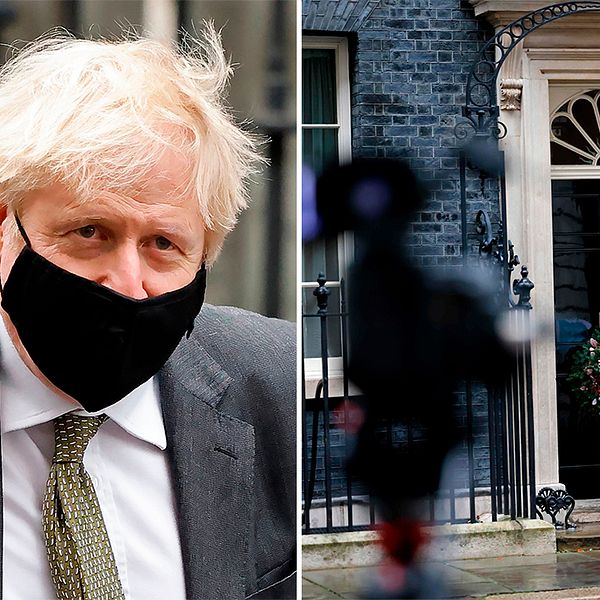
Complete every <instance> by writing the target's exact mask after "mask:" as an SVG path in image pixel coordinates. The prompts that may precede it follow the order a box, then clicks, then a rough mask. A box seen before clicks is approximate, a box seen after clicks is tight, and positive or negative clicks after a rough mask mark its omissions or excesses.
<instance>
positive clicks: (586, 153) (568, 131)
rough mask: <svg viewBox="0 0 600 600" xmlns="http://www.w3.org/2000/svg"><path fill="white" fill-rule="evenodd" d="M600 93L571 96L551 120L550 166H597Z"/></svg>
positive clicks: (599, 153)
mask: <svg viewBox="0 0 600 600" xmlns="http://www.w3.org/2000/svg"><path fill="white" fill-rule="evenodd" d="M599 103H600V90H597V89H596V90H588V91H587V92H582V93H580V94H578V95H577V96H574V97H573V98H571V99H570V100H568V101H567V102H565V103H564V104H563V105H562V106H560V108H559V109H558V110H557V111H556V112H554V114H553V115H552V118H551V124H552V125H551V132H550V156H551V163H552V164H553V165H590V166H598V164H600V109H599Z"/></svg>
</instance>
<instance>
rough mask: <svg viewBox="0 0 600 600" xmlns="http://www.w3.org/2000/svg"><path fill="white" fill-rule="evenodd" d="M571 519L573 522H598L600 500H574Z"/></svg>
mask: <svg viewBox="0 0 600 600" xmlns="http://www.w3.org/2000/svg"><path fill="white" fill-rule="evenodd" d="M571 521H573V522H574V523H600V500H596V499H594V500H576V501H575V510H574V511H573V514H572V515H571Z"/></svg>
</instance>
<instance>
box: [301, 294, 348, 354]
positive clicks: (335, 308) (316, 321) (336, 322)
mask: <svg viewBox="0 0 600 600" xmlns="http://www.w3.org/2000/svg"><path fill="white" fill-rule="evenodd" d="M316 287H317V284H316V283H315V288H316ZM328 289H329V291H330V292H331V293H330V295H329V298H328V300H329V302H328V307H327V312H328V313H329V316H328V317H327V356H328V357H329V358H331V357H333V356H341V354H342V330H341V321H340V316H339V313H340V288H339V287H330V288H328ZM302 307H303V310H302V312H303V315H309V316H303V317H302V324H303V328H302V329H303V331H302V333H303V335H304V357H305V358H320V357H321V319H320V317H316V316H312V315H316V314H317V311H318V310H319V307H318V306H317V299H316V298H315V296H314V295H313V289H311V288H304V289H303V290H302Z"/></svg>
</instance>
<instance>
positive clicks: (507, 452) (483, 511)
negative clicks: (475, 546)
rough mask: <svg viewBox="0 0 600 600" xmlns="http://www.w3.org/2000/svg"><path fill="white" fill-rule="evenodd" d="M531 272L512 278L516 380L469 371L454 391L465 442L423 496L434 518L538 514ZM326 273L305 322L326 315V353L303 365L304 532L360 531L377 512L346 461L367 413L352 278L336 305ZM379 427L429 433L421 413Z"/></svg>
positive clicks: (392, 436)
mask: <svg viewBox="0 0 600 600" xmlns="http://www.w3.org/2000/svg"><path fill="white" fill-rule="evenodd" d="M528 282H529V280H528V279H527V272H526V268H525V269H522V277H521V279H520V280H515V284H514V288H515V292H517V293H520V294H521V295H520V300H519V301H518V302H515V303H514V306H513V307H512V308H511V310H510V311H508V314H507V317H506V318H507V327H508V330H509V331H510V332H511V333H510V334H509V337H511V336H512V338H513V344H514V345H516V347H517V350H516V352H515V364H514V369H513V372H512V375H511V378H510V381H509V382H508V383H507V384H506V385H505V386H503V387H502V388H501V389H497V388H491V387H486V386H484V385H483V384H481V383H479V382H475V381H467V382H465V383H464V384H463V385H462V386H461V389H459V390H457V392H456V394H455V401H456V402H455V404H456V405H455V411H456V414H457V415H458V418H459V421H460V426H461V429H462V439H463V442H462V444H461V445H460V446H459V447H458V448H457V449H456V452H455V453H454V456H453V458H452V457H451V459H449V460H448V465H447V467H446V469H445V475H444V477H443V478H442V484H441V487H440V489H439V490H438V492H437V493H436V494H435V495H434V496H432V497H430V498H428V499H427V500H426V502H425V505H424V514H423V518H424V519H426V520H428V521H430V522H431V523H437V524H439V523H475V522H478V521H481V520H492V521H496V520H498V519H499V518H501V516H502V515H506V516H508V517H510V518H511V519H516V518H518V517H530V518H535V452H534V433H533V396H532V378H531V358H530V342H529V336H528V330H529V308H530V305H529V296H528V292H529V291H530V286H529V283H528ZM326 283H327V281H326V278H325V276H324V275H323V274H319V277H318V279H317V286H316V287H315V289H314V292H313V293H314V295H315V296H316V299H317V305H318V310H317V311H316V312H313V313H308V314H303V321H304V322H307V321H308V320H315V319H316V320H317V321H318V322H319V328H318V331H319V334H318V335H319V336H320V340H319V341H320V355H319V356H318V357H317V358H313V359H312V360H309V361H307V362H308V363H309V364H310V365H311V369H310V371H305V373H304V376H305V377H304V379H305V381H304V385H303V405H302V410H303V430H302V442H303V443H302V450H303V452H302V474H303V501H304V506H303V532H304V533H321V532H338V531H356V530H361V529H367V528H371V527H372V526H373V525H374V524H375V523H376V521H377V518H376V514H375V508H374V504H373V503H372V502H371V498H370V496H369V494H368V490H367V489H366V488H365V487H364V485H363V484H362V483H361V482H359V481H353V480H352V477H351V475H350V474H349V473H348V472H347V470H346V463H347V460H348V459H349V457H350V455H351V452H352V440H353V431H355V428H356V427H357V426H358V422H357V415H358V417H359V415H360V411H356V410H355V408H356V407H357V406H359V405H360V403H361V401H362V397H361V395H360V391H359V390H356V389H354V388H353V386H352V385H351V382H350V381H349V379H348V373H347V363H348V360H347V355H348V336H347V327H346V321H347V316H348V313H347V308H346V300H345V286H344V282H343V281H342V282H341V284H340V293H339V296H338V298H339V300H338V301H336V302H335V303H334V305H330V304H329V299H330V293H329V289H328V288H327V285H326ZM330 329H333V330H335V331H336V332H337V333H339V334H340V335H341V338H342V339H341V340H339V341H336V343H335V347H336V348H341V356H331V355H330V352H329V348H330V346H331V339H330V335H329V330H330ZM313 331H314V328H313ZM317 364H318V367H317V366H316V365H317ZM408 401H419V399H418V398H414V399H412V400H408ZM379 431H380V435H381V436H382V440H383V441H384V442H385V443H387V444H390V445H396V446H398V445H410V444H419V443H420V440H422V439H423V435H424V432H423V431H421V430H420V425H419V423H417V422H413V421H410V420H408V421H402V422H401V421H399V420H397V419H396V420H395V419H392V418H389V419H382V421H381V425H380V430H379ZM425 435H426V432H425ZM394 476H397V477H400V478H402V477H403V474H402V473H397V474H395V475H394ZM407 485H410V482H409V481H407Z"/></svg>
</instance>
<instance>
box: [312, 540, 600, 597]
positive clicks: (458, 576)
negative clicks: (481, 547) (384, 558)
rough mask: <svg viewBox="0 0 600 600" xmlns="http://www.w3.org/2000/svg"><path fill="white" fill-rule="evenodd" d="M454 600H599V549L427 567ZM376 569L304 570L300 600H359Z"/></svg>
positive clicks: (462, 561) (485, 559)
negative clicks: (444, 584) (347, 599)
mask: <svg viewBox="0 0 600 600" xmlns="http://www.w3.org/2000/svg"><path fill="white" fill-rule="evenodd" d="M429 566H430V567H431V569H432V570H434V571H436V572H437V573H438V574H439V575H440V576H441V577H442V578H443V580H444V581H445V582H446V587H447V592H446V593H445V594H444V596H445V597H447V598H449V599H450V598H452V599H459V598H461V599H466V598H469V599H478V600H480V599H485V598H493V600H505V599H510V600H563V599H565V600H566V599H569V600H592V599H593V600H600V550H591V551H584V550H580V551H577V552H559V553H557V554H551V555H545V556H512V557H504V558H483V559H473V560H454V561H447V562H439V563H430V565H429ZM375 571H376V567H355V568H348V569H323V570H319V571H304V572H303V575H302V578H303V581H302V584H303V585H302V598H303V599H304V600H334V599H339V598H360V597H361V596H360V590H361V588H362V586H364V585H365V582H367V581H368V579H369V577H372V576H373V575H374V573H375Z"/></svg>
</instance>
